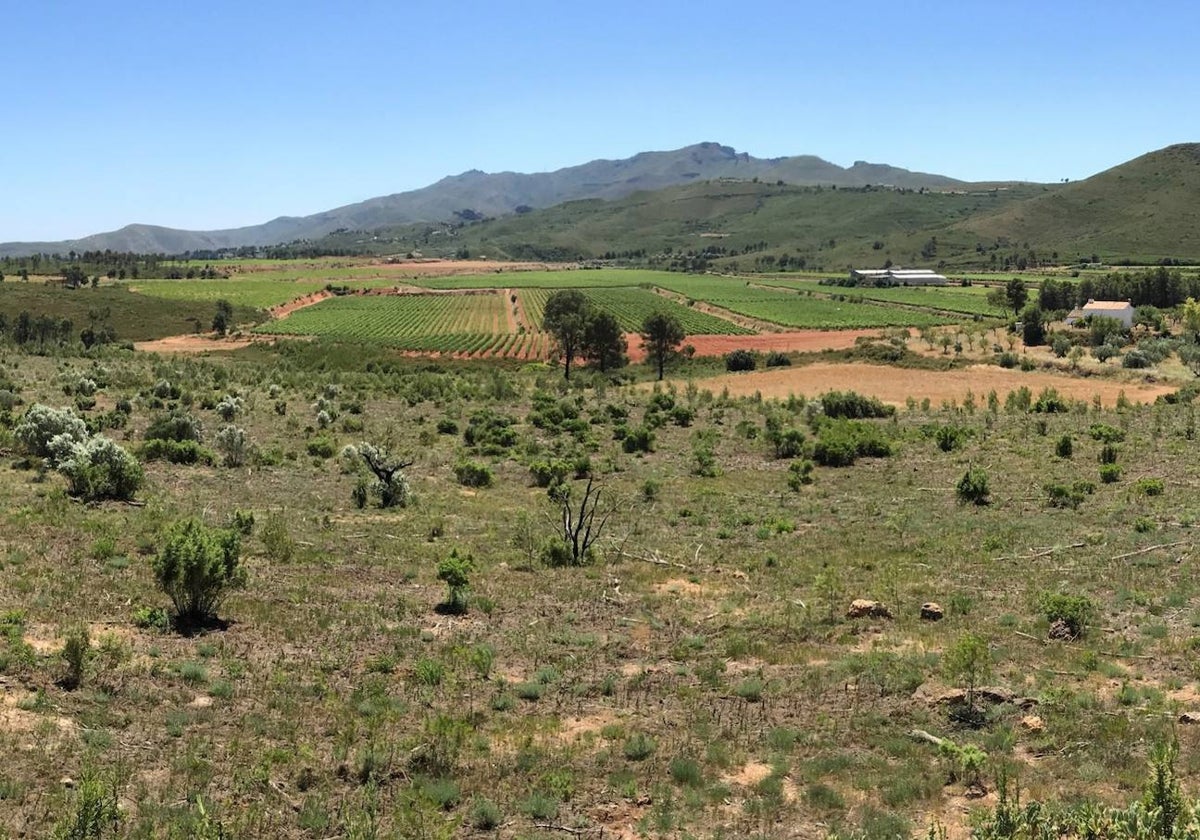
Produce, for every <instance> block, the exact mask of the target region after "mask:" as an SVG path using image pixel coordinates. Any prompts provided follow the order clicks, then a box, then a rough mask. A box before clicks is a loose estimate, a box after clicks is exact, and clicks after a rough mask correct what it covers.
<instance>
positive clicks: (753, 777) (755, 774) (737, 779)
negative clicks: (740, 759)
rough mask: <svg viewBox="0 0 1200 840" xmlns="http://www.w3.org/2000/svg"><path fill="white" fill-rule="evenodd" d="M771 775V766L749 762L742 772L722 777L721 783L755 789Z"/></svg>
mask: <svg viewBox="0 0 1200 840" xmlns="http://www.w3.org/2000/svg"><path fill="white" fill-rule="evenodd" d="M770 775H771V766H770V765H769V764H763V763H762V762H761V761H748V762H746V764H745V766H744V767H742V769H741V770H739V771H737V772H736V773H730V774H728V775H726V776H722V777H721V781H723V782H725V784H728V785H741V786H742V787H754V786H755V785H756V784H758V783H759V782H761V781H762V780H763V779H765V778H767V776H770Z"/></svg>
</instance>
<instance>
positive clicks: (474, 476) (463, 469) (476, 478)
mask: <svg viewBox="0 0 1200 840" xmlns="http://www.w3.org/2000/svg"><path fill="white" fill-rule="evenodd" d="M454 477H455V478H456V479H458V483H459V484H461V485H462V486H463V487H491V486H492V484H493V483H495V480H496V478H495V476H494V475H492V468H491V467H489V466H488V465H487V464H480V463H479V462H477V461H459V462H458V463H457V464H455V465H454Z"/></svg>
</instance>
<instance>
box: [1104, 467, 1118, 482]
mask: <svg viewBox="0 0 1200 840" xmlns="http://www.w3.org/2000/svg"><path fill="white" fill-rule="evenodd" d="M1120 480H1121V465H1120V464H1101V465H1100V481H1101V482H1103V483H1104V484H1115V483H1116V482H1118V481H1120Z"/></svg>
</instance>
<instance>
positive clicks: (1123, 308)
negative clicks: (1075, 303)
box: [1063, 300, 1133, 329]
mask: <svg viewBox="0 0 1200 840" xmlns="http://www.w3.org/2000/svg"><path fill="white" fill-rule="evenodd" d="M1089 315H1098V316H1101V317H1103V318H1116V319H1117V320H1118V321H1120V322H1121V325H1122V326H1124V327H1125V329H1129V328H1130V327H1132V326H1133V304H1132V303H1130V302H1129V301H1127V300H1089V301H1088V302H1087V303H1085V304H1084V305H1083V306H1081V307H1079V308H1077V309H1072V310H1071V312H1070V313H1069V314H1068V315H1067V317H1066V318H1064V319H1063V320H1064V321H1065V322H1066V324H1067V326H1071V325H1073V324H1074V323H1075V322H1076V321H1082V320H1083V319H1084V318H1087V317H1088V316H1089Z"/></svg>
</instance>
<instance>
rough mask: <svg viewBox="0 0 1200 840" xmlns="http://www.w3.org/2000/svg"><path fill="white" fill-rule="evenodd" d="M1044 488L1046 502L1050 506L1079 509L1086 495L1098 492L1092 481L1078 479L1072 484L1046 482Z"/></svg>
mask: <svg viewBox="0 0 1200 840" xmlns="http://www.w3.org/2000/svg"><path fill="white" fill-rule="evenodd" d="M1042 489H1043V490H1044V491H1045V492H1046V503H1047V504H1048V505H1050V507H1056V508H1071V509H1072V510H1077V509H1078V508H1079V506H1080V505H1081V504H1083V500H1084V497H1086V496H1089V495H1091V494H1092V493H1094V492H1096V485H1094V484H1092V483H1091V482H1090V481H1076V482H1075V483H1074V484H1071V485H1070V486H1068V485H1066V484H1055V483H1051V484H1045V485H1043V486H1042Z"/></svg>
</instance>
